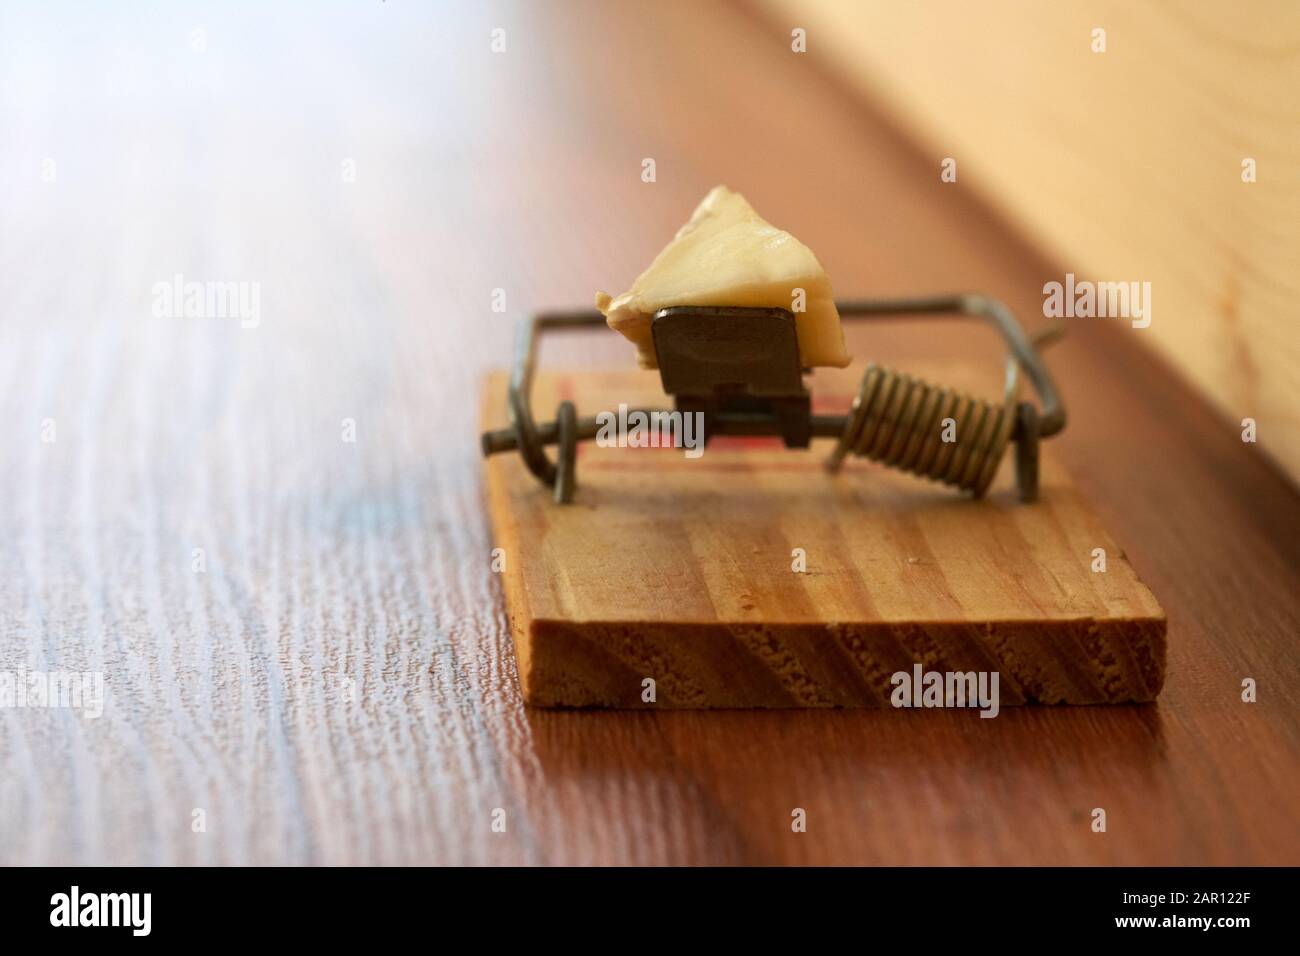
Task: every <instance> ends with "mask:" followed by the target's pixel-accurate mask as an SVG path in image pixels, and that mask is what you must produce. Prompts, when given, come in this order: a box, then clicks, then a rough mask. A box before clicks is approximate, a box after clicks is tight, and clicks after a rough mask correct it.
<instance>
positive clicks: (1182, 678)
mask: <svg viewBox="0 0 1300 956" xmlns="http://www.w3.org/2000/svg"><path fill="white" fill-rule="evenodd" d="M218 9H222V8H211V9H207V10H203V11H201V12H195V11H193V10H191V9H189V8H184V9H179V8H178V9H171V8H164V9H160V10H157V11H152V12H151V14H150V16H149V17H148V18H146V17H144V16H143V15H142V14H138V13H127V12H124V11H117V12H116V15H115V16H116V18H115V19H108V17H109V14H108V13H106V12H102V11H97V12H95V13H86V12H84V11H83V12H82V13H78V14H77V16H76V18H75V21H74V18H73V15H72V14H71V13H68V14H66V15H64V16H59V15H56V14H53V13H48V12H46V11H45V8H43V7H23V8H21V10H15V9H13V8H7V9H6V10H5V11H4V12H2V13H0V422H3V423H4V428H5V435H4V441H3V454H0V492H2V493H0V541H3V544H2V545H0V671H3V670H9V671H17V670H21V669H27V670H78V671H80V670H86V671H97V672H103V673H104V675H105V680H106V683H107V685H108V692H107V700H106V703H105V708H104V713H103V716H102V717H101V718H99V719H97V720H96V719H89V718H87V717H85V716H83V715H82V714H80V713H77V712H75V711H69V710H50V709H38V708H26V709H13V708H4V709H0V863H20V864H21V863H72V862H77V863H80V862H86V863H145V864H152V863H316V864H336V863H363V864H364V863H388V864H404V863H452V864H465V863H698V862H712V863H760V864H761V863H783V862H792V863H952V864H972V863H986V864H998V863H1052V864H1057V863H1061V864H1082V863H1123V864H1136V863H1150V864H1195V863H1247V864H1250V863H1287V864H1296V863H1300V823H1298V816H1297V812H1296V801H1295V795H1296V793H1297V792H1298V791H1300V773H1298V768H1300V763H1298V761H1300V719H1298V714H1300V692H1298V691H1297V687H1298V685H1300V651H1298V650H1297V644H1296V637H1297V634H1298V633H1300V596H1298V591H1300V588H1297V584H1298V583H1300V582H1298V581H1297V568H1298V567H1300V502H1298V501H1297V497H1296V494H1295V493H1294V491H1293V490H1292V489H1290V488H1289V486H1288V485H1286V483H1285V482H1284V481H1283V480H1282V479H1281V478H1280V477H1278V476H1277V475H1276V474H1275V473H1274V472H1273V471H1271V470H1270V469H1269V468H1268V467H1267V465H1266V464H1265V463H1264V462H1263V460H1262V459H1261V453H1260V451H1259V447H1258V446H1256V445H1249V444H1243V443H1242V442H1241V441H1240V439H1239V434H1238V430H1237V429H1236V428H1234V427H1232V426H1231V425H1227V424H1224V423H1222V422H1221V421H1220V420H1219V419H1218V418H1216V417H1214V416H1213V415H1212V414H1211V413H1210V412H1209V410H1208V407H1207V406H1206V405H1205V404H1204V403H1203V402H1202V401H1200V400H1199V399H1198V398H1197V396H1196V395H1195V394H1193V393H1192V392H1191V391H1190V390H1189V389H1188V388H1186V387H1185V386H1184V385H1183V384H1182V383H1181V382H1180V381H1178V380H1177V379H1176V378H1175V377H1174V376H1173V375H1172V374H1171V373H1170V372H1169V371H1167V370H1166V369H1165V368H1164V367H1162V366H1161V365H1160V364H1158V363H1157V362H1156V361H1154V360H1153V359H1152V357H1151V355H1150V354H1149V352H1148V351H1147V349H1146V348H1145V347H1144V344H1143V342H1142V333H1141V331H1138V330H1133V329H1130V328H1127V327H1123V326H1119V325H1114V324H1107V323H1105V322H1104V321H1100V320H1081V321H1078V322H1077V323H1076V324H1074V325H1071V327H1070V334H1069V338H1068V341H1067V342H1066V343H1064V344H1062V345H1060V346H1059V347H1058V348H1057V349H1056V350H1055V351H1054V352H1053V353H1052V354H1051V361H1052V364H1053V367H1054V368H1055V369H1056V371H1057V372H1058V375H1059V378H1060V381H1061V383H1062V385H1063V388H1064V393H1065V395H1066V398H1067V401H1068V403H1069V407H1070V411H1071V415H1072V418H1071V422H1070V425H1069V427H1068V428H1067V430H1066V432H1065V433H1064V435H1063V436H1062V437H1061V438H1060V439H1058V440H1056V441H1054V442H1053V445H1054V451H1055V452H1056V454H1057V455H1058V457H1059V458H1060V460H1062V461H1063V462H1064V463H1065V464H1066V466H1067V467H1068V468H1069V469H1070V471H1071V472H1072V474H1073V476H1074V478H1075V481H1076V484H1077V485H1078V487H1079V488H1080V489H1081V491H1082V492H1083V493H1084V494H1085V495H1086V496H1088V497H1089V499H1090V500H1091V502H1092V505H1093V507H1094V508H1095V510H1096V511H1097V512H1098V514H1099V516H1100V518H1101V520H1102V521H1103V522H1104V524H1105V525H1106V527H1107V529H1108V531H1109V532H1110V534H1111V536H1112V537H1113V538H1114V539H1115V540H1116V541H1117V542H1118V543H1119V544H1120V546H1121V547H1122V548H1123V549H1124V550H1125V552H1126V555H1127V558H1128V559H1129V561H1131V563H1132V564H1133V566H1134V568H1135V569H1136V570H1137V572H1138V574H1139V575H1140V576H1141V577H1142V579H1143V580H1144V581H1145V582H1146V583H1147V584H1148V585H1149V586H1150V587H1151V589H1152V591H1153V592H1154V594H1155V595H1156V597H1157V598H1158V600H1159V601H1160V603H1161V604H1162V605H1163V607H1164V608H1165V610H1166V611H1167V613H1168V621H1169V672H1168V679H1167V682H1166V686H1165V689H1164V692H1163V694H1162V696H1161V697H1160V699H1159V702H1158V703H1157V704H1155V705H1153V706H1126V707H1099V708H1073V709H1067V708H1007V709H1005V710H1003V711H1002V713H1001V715H1000V716H999V717H998V718H997V719H996V720H979V719H971V718H972V717H973V716H974V715H973V714H971V713H969V712H959V713H954V712H945V711H893V710H886V711H864V712H847V711H842V712H836V711H832V712H824V711H818V712H767V713H762V712H760V713H753V712H726V713H703V712H700V713H693V712H675V713H667V712H654V713H646V712H637V713H584V712H547V711H534V710H530V709H526V708H525V707H524V706H523V704H522V702H521V700H520V694H519V688H518V684H517V680H516V673H515V667H514V659H513V652H512V648H511V641H510V635H509V631H508V628H507V623H506V617H505V609H504V605H503V598H502V594H501V591H500V588H499V582H498V580H497V578H496V577H495V576H494V575H493V574H491V573H490V571H489V551H490V548H491V546H492V545H491V541H490V536H489V532H488V524H487V517H486V511H485V500H484V487H483V469H482V464H481V462H480V461H479V458H478V446H477V436H476V425H477V415H476V395H477V387H478V384H479V382H480V381H481V379H482V377H483V376H484V375H485V374H486V373H487V371H488V370H489V369H491V368H493V367H494V366H499V365H501V364H503V363H504V362H505V361H506V359H507V357H508V355H509V352H510V342H511V323H512V322H513V320H514V319H515V318H516V317H518V316H519V315H523V314H526V313H527V312H529V311H530V310H534V309H539V308H543V307H550V306H557V305H575V304H576V305H586V304H587V303H588V302H589V301H590V298H591V295H592V293H593V291H594V290H595V289H597V288H605V289H611V290H618V289H620V288H622V287H623V286H624V285H625V284H626V283H627V282H628V281H629V280H630V279H631V278H632V277H633V276H634V275H635V274H636V272H637V271H639V269H640V268H641V267H642V266H644V264H645V263H646V262H647V261H648V259H649V257H650V256H651V255H652V254H653V253H654V252H655V251H656V250H657V249H658V248H659V246H660V245H661V244H662V243H663V242H664V241H665V240H666V239H667V238H668V237H669V236H670V235H671V234H672V231H673V230H674V229H675V228H676V227H677V226H678V225H679V224H680V222H681V221H682V220H683V219H684V217H685V216H686V215H687V213H688V212H689V210H690V209H691V208H692V206H693V204H694V203H695V202H696V201H697V200H698V199H699V197H700V196H702V195H703V194H704V192H705V191H706V190H707V189H708V188H709V187H711V186H713V185H714V184H716V183H719V182H725V183H728V184H729V185H730V186H732V187H733V188H736V189H738V190H741V191H742V192H744V193H745V194H746V195H747V196H748V198H749V199H750V200H751V201H752V202H753V203H754V205H755V206H756V207H757V208H758V209H759V210H760V211H761V212H762V213H763V214H764V215H765V216H766V217H767V218H769V219H770V220H771V221H773V222H775V223H777V224H778V225H781V226H783V227H786V228H789V229H790V230H791V231H792V232H794V233H795V234H796V235H797V236H799V238H800V239H801V240H803V241H804V242H806V243H807V244H808V245H809V246H810V247H811V248H812V249H814V250H816V252H817V254H818V256H819V257H820V259H821V260H822V262H823V264H824V265H825V266H826V268H827V270H828V271H829V273H830V274H831V276H832V278H833V280H834V282H835V285H836V291H837V292H838V293H839V294H841V295H845V296H849V295H858V294H876V295H893V294H909V293H921V292H935V291H948V290H964V289H977V290H981V291H984V292H987V293H990V294H993V295H996V296H999V297H1001V298H1003V299H1004V300H1006V301H1007V302H1008V303H1010V304H1011V305H1012V306H1013V308H1015V309H1016V311H1017V312H1018V313H1019V314H1020V315H1022V316H1024V317H1029V318H1032V317H1033V316H1035V315H1037V314H1038V310H1039V309H1040V308H1041V291H1040V290H1041V287H1042V284H1043V282H1045V281H1047V280H1048V279H1050V278H1052V277H1054V276H1055V277H1059V276H1060V275H1061V274H1062V272H1064V271H1065V267H1066V266H1072V264H1061V263H1050V262H1046V261H1043V260H1042V259H1041V258H1039V256H1038V255H1037V254H1036V253H1035V251H1034V250H1033V249H1030V248H1027V247H1026V246H1024V245H1023V244H1022V243H1021V242H1020V241H1018V240H1017V238H1016V237H1014V236H1013V235H1011V234H1009V232H1008V231H1007V230H1006V228H1005V227H1004V226H1002V225H1001V224H1000V223H999V222H998V220H996V219H995V218H994V217H993V216H992V215H991V214H990V213H989V212H988V210H987V209H986V207H984V206H983V205H981V204H980V202H979V201H978V199H977V196H978V193H979V185H980V184H979V183H978V182H969V181H967V180H966V179H962V180H961V181H960V182H959V183H957V184H943V183H941V182H940V180H939V175H938V172H939V159H940V157H937V156H929V155H923V154H921V153H919V152H916V151H914V150H913V149H912V148H911V147H909V146H908V145H907V144H906V143H905V142H904V141H903V139H902V138H901V137H900V136H899V135H898V133H897V132H896V131H895V130H894V129H892V128H890V127H889V126H888V125H886V124H884V123H883V122H882V120H881V119H880V117H879V115H878V114H876V113H875V112H873V111H871V110H870V109H868V108H867V107H864V106H862V105H861V104H860V103H859V102H858V101H857V100H856V99H855V98H853V97H852V96H850V95H849V94H847V93H846V92H844V91H843V90H842V89H841V87H840V86H839V85H837V82H836V81H835V80H834V79H833V78H832V77H831V75H830V74H829V73H828V72H827V71H826V70H825V68H824V65H823V64H822V63H821V62H820V61H819V59H818V57H817V55H816V42H815V37H814V38H812V39H811V41H810V52H809V53H807V54H805V55H796V54H792V53H791V51H790V49H789V45H788V37H789V27H788V26H787V25H784V24H779V23H771V22H767V21H764V20H762V19H760V18H758V17H756V16H754V15H753V14H752V13H751V12H749V11H748V10H747V9H745V8H740V7H733V6H730V5H725V4H699V3H692V4H686V3H670V4H657V5H656V8H655V9H656V13H655V15H654V16H653V17H652V18H649V19H648V20H647V18H646V17H645V16H643V15H641V14H639V13H637V12H636V11H635V10H634V9H633V8H632V7H630V6H624V5H620V4H587V3H581V4H574V5H572V6H561V5H554V4H545V5H542V4H528V3H519V4H516V5H510V6H504V7H492V6H488V5H479V4H473V5H471V4H465V5H464V7H463V8H461V9H458V10H456V11H454V12H447V11H446V9H445V8H439V10H440V11H441V12H437V11H435V10H433V9H432V8H431V7H424V6H422V5H415V4H356V5H348V6H346V7H330V8H329V9H322V10H319V11H316V10H314V11H313V13H312V15H311V17H310V18H304V17H303V16H302V15H301V14H300V13H299V12H292V13H291V12H288V11H285V12H278V11H277V10H274V9H273V10H269V11H267V12H254V11H252V10H244V9H242V8H241V9H240V10H239V11H234V10H229V11H226V12H221V13H217V12H215V11H216V10H218ZM205 19H206V21H207V22H204V20H205ZM496 27H501V28H503V29H504V30H505V31H506V32H505V35H504V36H505V40H506V51H505V52H504V53H496V54H494V53H492V52H491V50H490V42H491V31H492V30H493V28H496ZM918 68H920V67H918ZM645 158H653V159H654V160H655V168H656V181H655V182H653V183H645V182H642V180H641V172H642V168H643V166H642V160H643V159H645ZM51 173H53V177H51V175H50V174H51ZM1169 175H1170V176H1171V177H1176V176H1177V175H1178V166H1177V164H1171V165H1170V167H1169ZM1099 214H1101V213H1100V211H1099ZM178 273H179V274H183V276H184V277H185V280H186V281H215V280H234V281H243V282H250V283H251V282H258V283H260V286H259V287H258V288H259V290H260V311H259V313H258V321H257V322H256V324H255V326H253V323H251V322H246V323H244V324H245V325H250V326H252V327H247V328H245V327H241V323H240V321H239V320H238V319H235V318H180V317H176V318H164V317H158V316H156V315H154V314H153V309H152V306H153V303H154V295H153V291H152V290H153V287H154V284H155V283H159V282H169V281H171V280H172V279H173V277H174V276H175V275H176V274H178ZM497 289H500V290H504V295H505V298H506V302H507V305H508V310H507V312H505V313H496V312H494V311H493V310H492V303H493V298H494V290H497ZM1171 320H1177V321H1189V322H1191V321H1196V320H1197V317H1196V316H1195V315H1187V316H1181V317H1178V318H1177V319H1172V318H1171ZM990 338H991V336H989V334H988V332H987V331H986V330H983V329H965V328H962V327H960V326H957V325H954V324H951V323H935V324H928V325H925V326H924V328H923V329H922V330H920V331H918V330H916V329H910V330H909V329H908V328H907V327H906V326H905V325H903V324H898V325H892V324H891V325H889V326H887V327H885V326H882V327H880V328H879V329H875V330H870V331H866V332H854V333H853V335H852V337H851V339H850V346H851V349H852V350H853V351H854V352H855V353H856V354H858V355H859V356H865V357H880V358H882V359H885V360H888V361H891V362H893V363H894V364H897V365H900V366H904V367H905V366H906V363H907V362H908V360H909V358H911V359H915V358H917V357H919V356H922V355H923V354H927V353H935V354H940V355H942V356H969V357H970V358H971V359H972V361H987V362H988V363H989V368H990V380H991V381H996V379H997V376H998V374H999V371H1000V370H999V367H998V361H997V359H998V353H997V350H996V348H995V347H994V345H993V344H992V342H991V341H990ZM544 360H545V361H546V362H547V363H548V364H553V365H567V366H569V367H581V366H589V365H593V364H595V365H606V366H609V367H613V368H620V367H626V366H627V365H628V363H630V362H631V356H630V354H629V349H628V347H627V346H626V343H624V342H622V341H621V340H617V337H616V336H613V335H612V334H610V335H605V336H596V337H593V338H591V339H585V340H581V341H578V340H575V341H574V343H573V344H572V345H571V346H565V347H561V348H558V349H554V350H548V351H547V353H546V354H545V356H544ZM1245 414H1248V411H1244V412H1243V415H1245ZM349 421H350V422H351V424H349ZM350 429H354V434H355V441H347V440H345V439H346V438H348V437H349V430H350ZM50 437H54V438H55V440H54V441H49V440H44V441H43V440H42V438H46V439H48V438H50ZM1264 437H1265V440H1266V436H1264ZM196 549H202V552H201V554H197V553H196ZM196 567H202V570H201V571H196V570H195V568H196ZM1247 677H1250V678H1253V679H1254V680H1255V681H1257V682H1258V687H1259V699H1258V702H1257V703H1254V704H1246V703H1243V702H1242V701H1241V699H1240V693H1241V683H1242V680H1243V679H1244V678H1247ZM795 808H802V809H803V810H804V811H805V812H806V817H807V832H806V833H794V832H792V830H791V819H792V817H791V814H792V811H793V810H795ZM1094 808H1104V809H1105V811H1106V815H1107V824H1108V826H1107V831H1106V832H1105V833H1095V832H1093V831H1092V828H1091V823H1092V812H1093V810H1094ZM196 811H202V812H201V813H198V812H196ZM497 811H504V813H500V812H497ZM494 820H497V821H501V820H504V821H505V832H494V830H493V822H494ZM200 822H201V823H202V827H201V828H200V827H199V823H200ZM196 829H201V832H196Z"/></svg>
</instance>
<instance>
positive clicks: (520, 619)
mask: <svg viewBox="0 0 1300 956" xmlns="http://www.w3.org/2000/svg"><path fill="white" fill-rule="evenodd" d="M861 372H862V370H861V368H860V367H855V368H850V369H849V370H847V371H844V372H841V371H838V370H831V369H827V370H824V371H819V373H818V374H817V375H816V376H815V377H816V378H817V379H818V380H819V381H818V384H817V386H816V392H815V394H816V396H817V398H818V400H819V402H822V403H825V404H826V405H828V406H830V407H845V406H846V405H847V403H848V402H849V400H850V397H851V396H852V394H853V388H854V385H855V383H856V382H857V380H858V378H859V377H860V376H861ZM930 380H932V381H942V382H945V383H951V382H954V378H953V376H952V374H951V371H950V370H949V371H947V372H945V373H938V374H933V375H931V376H930ZM657 382H658V379H657V376H656V375H655V374H654V373H645V372H626V373H618V372H613V373H605V374H597V375H593V374H590V373H573V374H561V375H542V376H540V377H539V378H538V380H537V382H536V384H535V389H534V398H535V402H534V407H535V408H537V409H539V410H540V409H549V408H554V407H555V405H556V403H557V401H558V400H559V399H560V397H561V396H562V397H564V398H571V399H573V400H574V401H575V402H576V403H577V404H578V408H579V410H580V412H581V413H582V414H594V413H595V412H596V411H598V410H604V409H609V410H617V409H618V407H619V404H620V403H628V404H630V405H632V406H636V405H638V404H639V405H643V406H646V407H663V406H664V405H665V404H668V402H667V400H666V399H665V398H664V396H663V393H662V391H661V390H660V389H659V388H658V387H657ZM504 396H505V377H504V375H503V374H497V375H494V376H492V377H491V378H490V379H489V381H488V382H487V384H486V387H485V393H484V410H485V413H484V417H485V420H486V421H487V422H488V423H489V424H490V426H491V427H498V426H500V425H502V424H504V423H505V412H504ZM830 444H831V443H830V442H829V441H820V442H815V443H814V447H813V449H811V450H810V451H809V452H799V451H788V450H785V449H783V448H781V447H780V446H779V445H777V444H776V443H774V442H772V441H769V440H765V439H758V440H753V439H750V440H727V439H723V440H720V441H718V442H715V443H712V444H710V445H709V447H708V448H707V449H706V450H705V453H704V454H703V455H701V456H700V457H698V458H695V459H689V458H687V457H686V456H685V455H684V454H683V453H682V452H680V451H677V450H674V449H668V448H663V449H659V448H648V449H639V448H602V447H599V446H597V445H596V444H595V443H587V444H583V445H581V446H580V449H579V452H580V454H579V467H578V473H579V480H580V482H581V486H580V492H579V495H578V498H577V500H576V501H575V503H574V504H572V505H571V506H569V507H559V506H557V505H555V504H554V502H553V501H552V500H551V497H550V495H549V493H548V490H547V489H546V488H544V487H543V486H541V485H540V484H539V483H538V482H537V481H536V480H535V479H534V478H533V477H532V475H531V474H530V473H529V472H528V471H527V469H526V468H525V467H524V465H523V462H522V461H521V460H519V457H518V456H517V455H513V454H510V455H496V456H493V457H492V458H490V459H489V460H488V462H487V469H488V496H489V501H490V504H491V511H492V524H493V528H494V531H495V535H496V541H497V544H498V546H499V547H501V548H502V549H503V557H504V562H503V563H504V572H503V576H504V585H505V592H506V596H507V600H508V602H509V608H510V620H511V630H512V633H513V636H514V644H515V650H516V654H517V657H518V669H519V675H520V681H521V683H522V686H523V694H524V699H525V700H526V701H527V702H528V703H530V704H534V705H538V706H544V707H556V706H570V707H638V706H655V707H859V706H885V705H888V704H889V702H890V694H891V691H892V690H893V689H894V685H893V684H892V683H891V675H893V674H895V673H896V672H899V671H904V672H907V673H909V674H911V673H912V669H913V665H914V664H920V665H922V667H923V669H924V670H925V671H941V672H950V671H960V672H970V671H977V672H984V673H986V674H987V673H992V672H997V673H998V674H999V675H1000V676H999V686H1000V700H1001V702H1002V703H1005V704H1022V703H1027V702H1042V703H1073V704H1097V703H1126V702H1130V701H1149V700H1153V699H1155V697H1156V695H1157V694H1158V693H1159V691H1160V687H1161V686H1162V684H1163V682H1164V665H1165V617H1164V612H1163V611H1161V609H1160V607H1159V605H1158V604H1157V603H1156V601H1155V599H1154V598H1153V597H1152V595H1151V593H1150V591H1148V590H1147V588H1146V586H1145V585H1143V584H1142V583H1141V582H1140V581H1139V580H1138V578H1137V575H1136V574H1135V573H1134V572H1133V569H1132V568H1131V567H1130V566H1129V564H1128V562H1127V561H1126V560H1125V558H1124V556H1123V552H1122V551H1121V550H1120V549H1119V548H1118V547H1116V545H1115V544H1114V542H1113V541H1112V540H1111V538H1110V537H1109V535H1107V534H1106V532H1105V530H1104V529H1103V528H1102V527H1101V525H1100V523H1099V522H1098V521H1097V519H1096V517H1095V516H1094V515H1093V514H1092V511H1091V509H1090V508H1089V507H1088V506H1087V504H1086V502H1085V501H1084V500H1083V498H1082V496H1081V495H1080V494H1079V493H1078V491H1077V489H1075V487H1074V486H1073V483H1072V482H1071V481H1070V479H1069V477H1068V475H1067V474H1066V472H1065V469H1064V468H1062V467H1061V466H1060V465H1059V464H1058V463H1057V462H1056V461H1055V460H1054V459H1053V458H1052V457H1051V455H1050V452H1049V453H1047V454H1046V455H1045V463H1044V473H1043V493H1042V500H1041V501H1040V502H1039V503H1037V504H1035V505H1023V504H1021V503H1020V502H1019V501H1018V499H1017V497H1016V495H1015V490H1014V487H1013V484H1014V482H1013V479H1012V474H1011V472H1012V468H1011V466H1010V462H1009V460H1008V461H1007V462H1004V464H1003V468H1002V471H1001V474H1000V477H999V480H998V481H997V483H995V485H994V487H993V488H992V489H991V490H990V494H989V496H988V497H987V498H986V499H985V500H982V501H973V500H967V499H964V498H963V497H962V496H960V495H959V494H958V493H957V492H955V491H953V490H952V489H949V488H946V487H943V486H938V485H934V484H931V483H928V482H924V481H922V480H920V479H917V478H915V477H913V476H910V475H905V474H902V473H899V472H896V471H893V470H890V469H886V468H882V467H880V466H877V465H874V464H872V463H870V462H865V461H851V462H850V463H849V464H848V465H847V467H846V468H845V469H844V470H843V471H842V472H841V473H840V474H839V475H836V476H833V477H832V476H829V475H827V474H826V473H825V472H824V470H823V468H822V460H823V458H824V457H825V453H826V450H827V449H828V448H829V446H830ZM1009 457H1010V456H1008V459H1009ZM1097 548H1101V549H1103V552H1104V554H1105V556H1106V561H1107V564H1106V570H1105V572H1094V571H1093V570H1092V563H1093V561H1094V549H1097ZM796 549H801V550H802V557H803V560H804V562H805V568H806V570H805V571H803V572H796V571H795V570H794V567H795V563H796V557H795V555H796V554H797V552H796ZM646 679H652V680H653V681H654V688H655V694H654V700H653V701H647V700H646V699H645V697H646V695H645V694H644V693H643V690H644V688H645V685H644V684H643V681H645V680H646Z"/></svg>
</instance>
